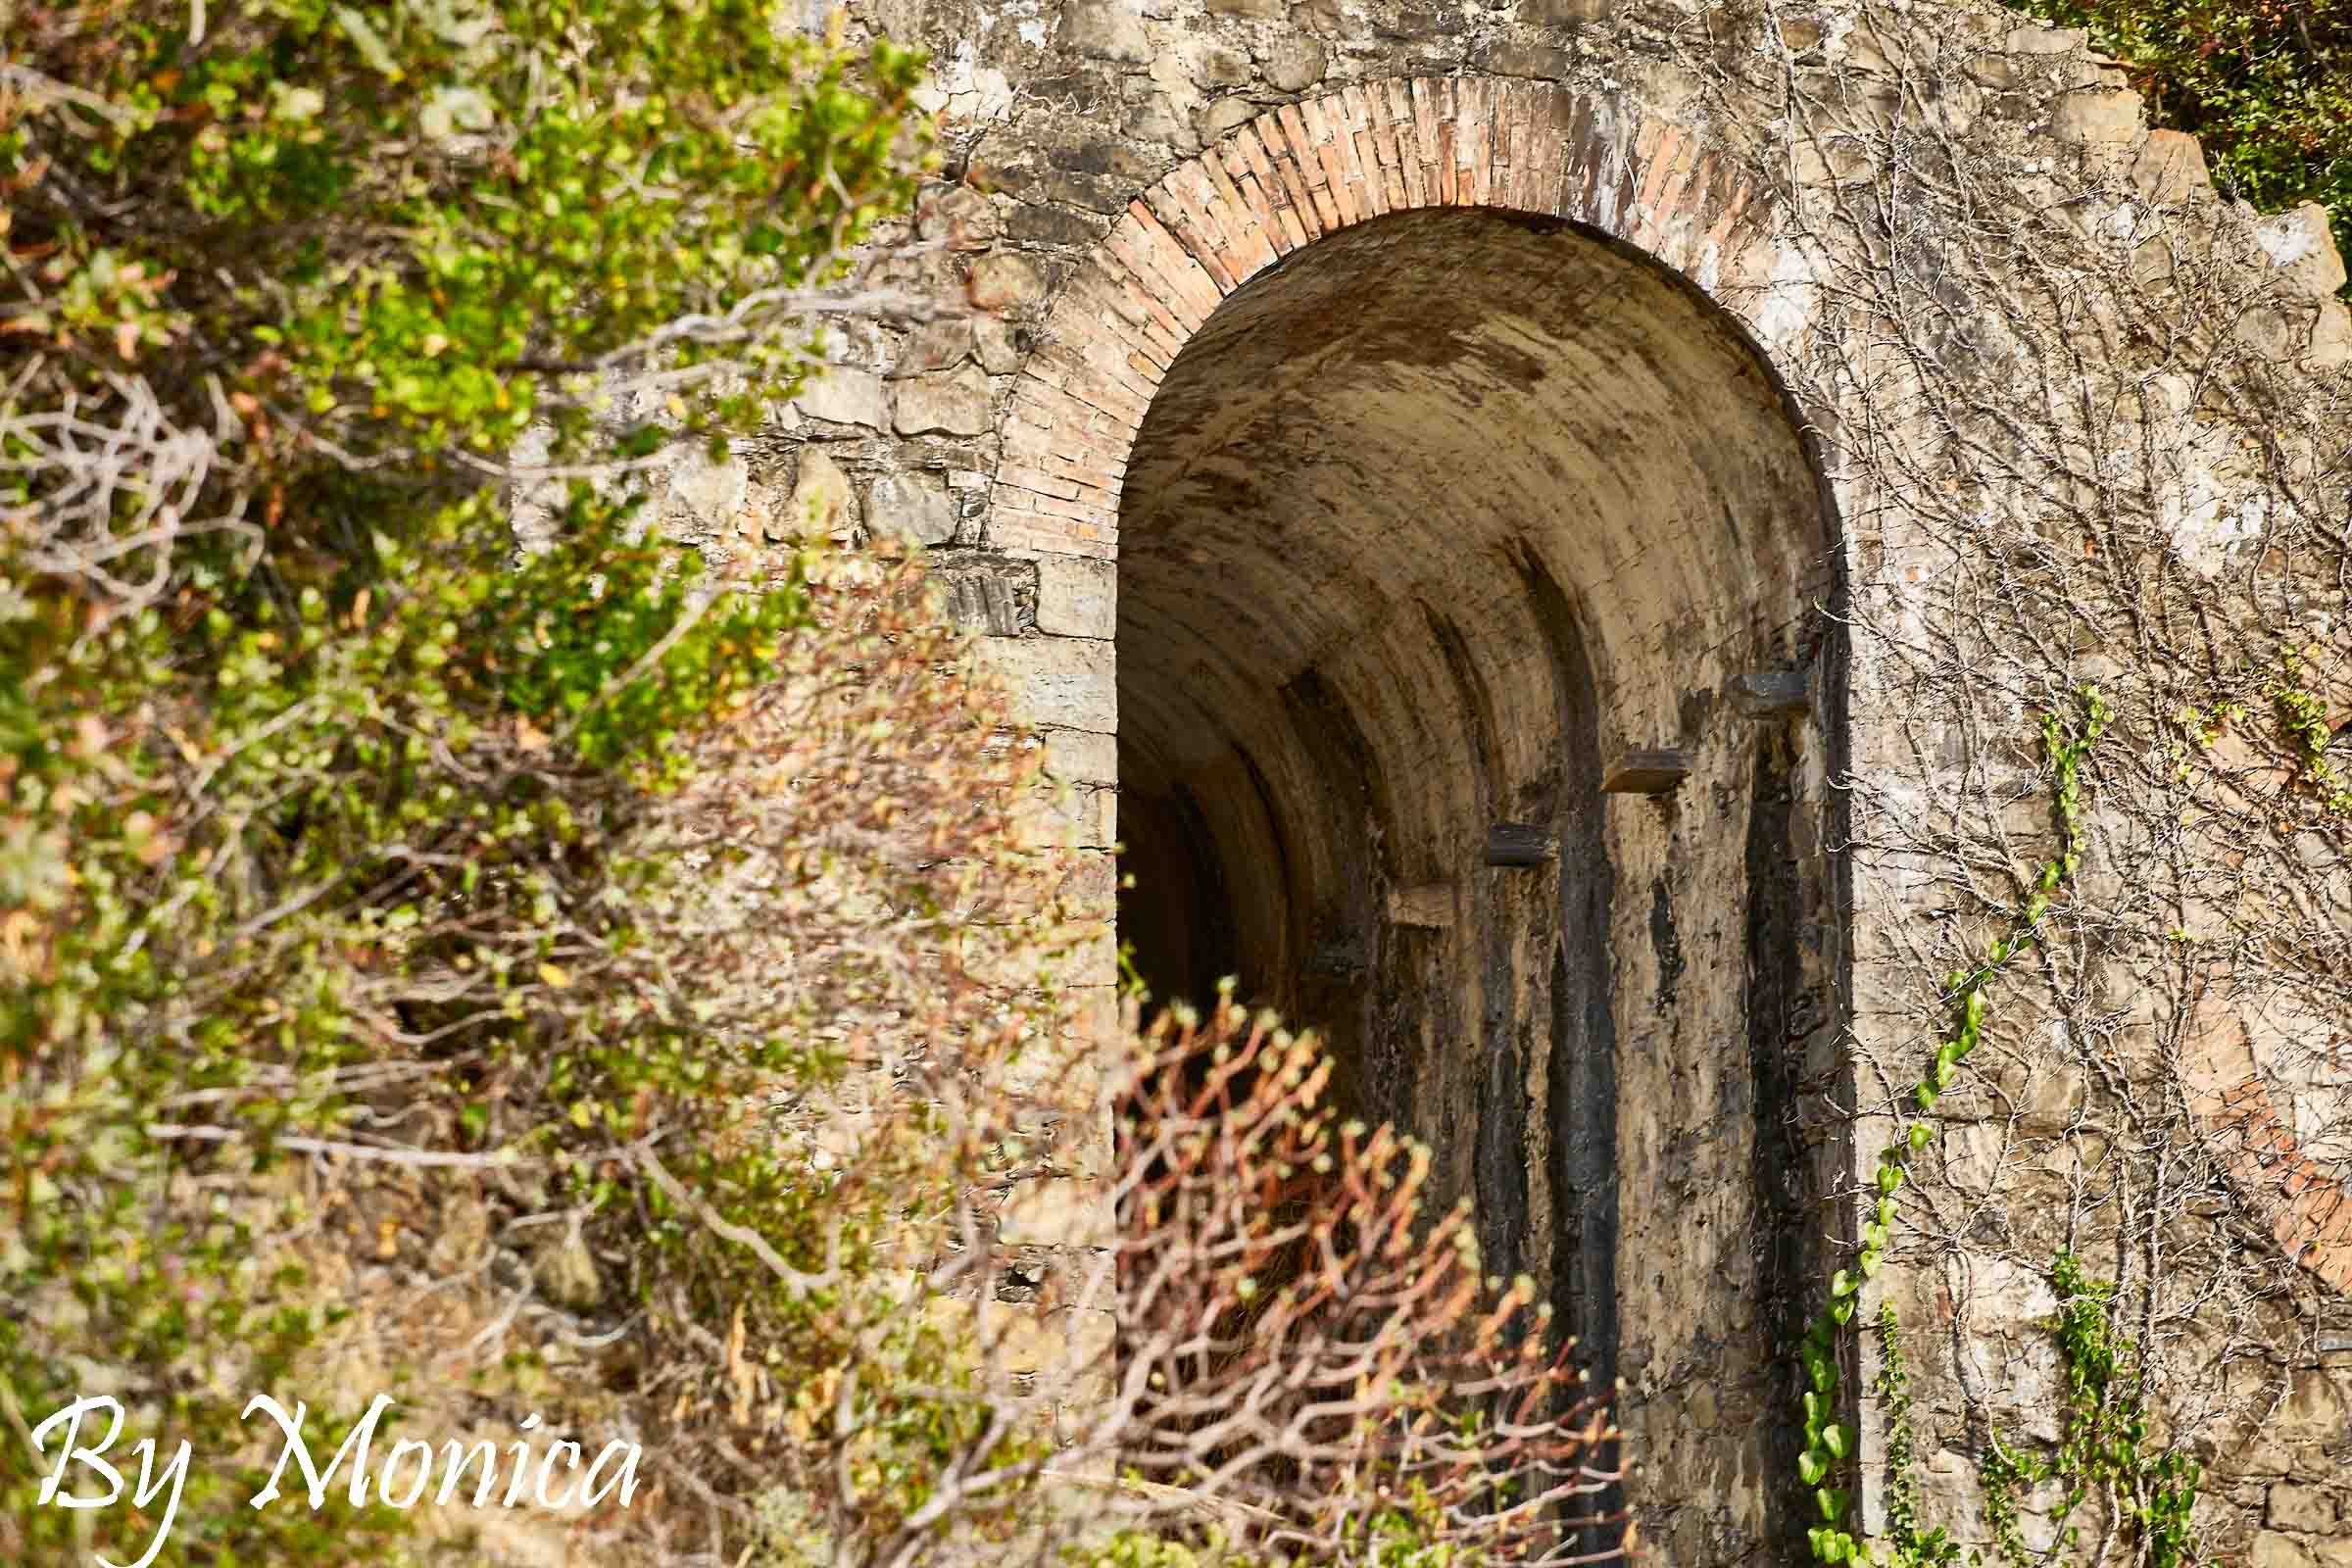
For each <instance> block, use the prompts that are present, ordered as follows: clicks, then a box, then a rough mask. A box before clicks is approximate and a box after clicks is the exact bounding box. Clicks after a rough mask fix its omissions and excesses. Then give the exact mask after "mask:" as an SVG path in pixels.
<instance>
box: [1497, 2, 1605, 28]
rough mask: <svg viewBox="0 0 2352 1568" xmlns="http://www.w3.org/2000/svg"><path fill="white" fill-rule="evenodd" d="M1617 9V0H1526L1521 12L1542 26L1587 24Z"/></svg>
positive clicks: (1520, 9) (1530, 20)
mask: <svg viewBox="0 0 2352 1568" xmlns="http://www.w3.org/2000/svg"><path fill="white" fill-rule="evenodd" d="M1616 9H1617V0H1525V3H1524V4H1523V5H1521V7H1520V8H1519V14H1520V15H1521V16H1522V17H1524V18H1526V19H1527V20H1528V21H1529V22H1533V23H1536V24H1538V25H1542V26H1546V27H1561V26H1577V27H1581V26H1585V25H1590V24H1592V23H1595V22H1598V21H1600V20H1601V19H1602V18H1604V17H1606V16H1608V15H1609V14H1610V13H1611V12H1613V11H1615V10H1616Z"/></svg>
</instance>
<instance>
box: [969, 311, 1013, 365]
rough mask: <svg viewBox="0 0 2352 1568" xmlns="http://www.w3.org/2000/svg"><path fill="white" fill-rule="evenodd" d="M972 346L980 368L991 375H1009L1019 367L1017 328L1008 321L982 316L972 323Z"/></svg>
mask: <svg viewBox="0 0 2352 1568" xmlns="http://www.w3.org/2000/svg"><path fill="white" fill-rule="evenodd" d="M972 347H973V352H975V353H976V354H977V355H978V356H979V358H980V368H982V369H983V370H986V371H987V372H988V373H989V374H991V375H1010V374H1011V373H1012V372H1013V371H1015V370H1017V369H1019V368H1021V344H1020V336H1019V332H1018V329H1017V328H1015V327H1014V326H1013V324H1012V323H1011V322H1010V321H1007V320H1004V319H1001V318H998V317H994V316H984V317H982V318H980V319H979V320H977V321H975V322H973V323H972Z"/></svg>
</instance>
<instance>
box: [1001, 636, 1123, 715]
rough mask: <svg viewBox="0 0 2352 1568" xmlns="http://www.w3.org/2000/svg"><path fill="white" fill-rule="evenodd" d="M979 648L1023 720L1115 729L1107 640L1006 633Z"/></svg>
mask: <svg viewBox="0 0 2352 1568" xmlns="http://www.w3.org/2000/svg"><path fill="white" fill-rule="evenodd" d="M980 646H981V655H982V658H983V660H984V661H985V662H986V663H987V664H988V665H989V666H990V667H992V668H994V669H995V670H996V671H997V672H998V674H999V675H1001V676H1002V677H1003V679H1004V680H1005V684H1006V686H1007V687H1009V688H1010V690H1011V692H1012V697H1013V701H1014V702H1015V703H1016V704H1018V705H1019V707H1020V710H1021V713H1022V716H1024V717H1025V718H1028V719H1030V720H1031V721H1033V722H1036V723H1040V724H1059V725H1062V726H1064V727H1065V728H1069V729H1084V730H1093V731H1095V732H1096V733H1097V734H1102V735H1112V734H1116V733H1117V732H1118V718H1119V693H1118V675H1117V669H1118V666H1117V663H1116V662H1115V661H1116V658H1117V656H1116V655H1115V653H1114V652H1113V651H1112V649H1111V645H1110V644H1109V643H1108V642H1107V641H1099V640H1097V639H1094V638H1081V637H1006V638H991V639H990V640H989V641H987V642H985V643H983V644H981V645H980Z"/></svg>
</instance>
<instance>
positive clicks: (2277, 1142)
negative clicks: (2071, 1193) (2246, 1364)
mask: <svg viewBox="0 0 2352 1568" xmlns="http://www.w3.org/2000/svg"><path fill="white" fill-rule="evenodd" d="M2346 695H2347V694H2346V693H2344V692H2343V691H2341V690H2338V691H2335V692H2332V693H2330V696H2331V697H2332V698H2333V699H2334V700H2333V701H2332V702H2330V704H2329V713H2328V720H2327V721H2328V725H2329V727H2330V728H2334V727H2337V726H2340V725H2343V724H2345V723H2347V722H2352V711H2347V710H2346V707H2345V701H2344V700H2345V697H2346ZM2213 750H2214V755H2215V761H2216V764H2217V765H2216V770H2215V776H2216V777H2217V778H2220V779H2226V780H2229V782H2227V783H2224V784H2223V785H2222V786H2221V794H2222V795H2223V797H2224V798H2225V799H2226V800H2228V801H2229V803H2230V804H2231V805H2233V806H2235V807H2237V808H2239V809H2246V808H2249V807H2254V806H2257V805H2258V804H2259V803H2260V802H2262V801H2264V800H2275V799H2283V798H2285V797H2286V796H2288V795H2289V794H2290V793H2291V792H2292V791H2293V789H2294V787H2295V778H2294V773H2293V771H2292V770H2291V769H2289V768H2287V767H2284V766H2281V765H2278V764H2276V763H2272V762H2268V761H2266V760H2263V759H2262V758H2260V757H2259V756H2258V755H2257V753H2256V751H2255V749H2254V748H2253V747H2252V746H2251V745H2250V744H2249V743H2248V742H2247V740H2246V739H2245V738H2244V737H2243V736H2242V735H2240V734H2237V733H2235V732H2233V731H2225V732H2224V733H2223V734H2222V735H2221V736H2220V737H2219V738H2218V739H2217V740H2216V742H2215V745H2214V748H2213ZM2229 859H2230V861H2231V862H2232V863H2233V864H2234V863H2236V862H2238V861H2242V859H2243V857H2242V856H2231V857H2229ZM2239 986H2240V982H2239V979H2238V976H2237V975H2236V974H2235V972H2234V971H2233V970H2232V968H2231V966H2230V965H2229V963H2228V961H2227V960H2224V961H2222V962H2220V963H2218V964H2216V965H2215V966H2214V967H2213V969H2212V970H2211V971H2210V972H2209V973H2207V974H2205V975H2204V976H2203V977H2201V979H2200V980H2199V981H2198V983H2197V986H2196V990H2195V993H2194V995H2193V996H2192V997H2191V999H2190V1008H2189V1014H2188V1018H2187V1020H2186V1026H2185V1027H2184V1029H2183V1030H2182V1034H2181V1043H2180V1062H2179V1077H2180V1089H2181V1094H2182V1098H2183V1099H2184V1100H2185V1102H2186V1103H2187V1108H2188V1112H2189V1114H2190V1116H2191V1117H2192V1118H2193V1119H2194V1121H2195V1124H2196V1127H2197V1130H2198V1132H2199V1133H2200V1134H2201V1135H2202V1137H2203V1139H2204V1141H2205V1146H2206V1148H2207V1150H2208V1151H2209V1152H2211V1153H2212V1154H2213V1156H2214V1158H2215V1159H2216V1161H2217V1162H2218V1163H2219V1164H2220V1165H2221V1167H2222V1170H2223V1172H2224V1174H2225V1175H2226V1176H2227V1178H2228V1179H2229V1184H2230V1185H2231V1186H2232V1187H2234V1188H2235V1189H2236V1190H2237V1193H2238V1196H2239V1198H2240V1200H2241V1201H2243V1202H2244V1203H2245V1204H2246V1206H2247V1208H2248V1209H2249V1210H2250V1211H2251V1213H2252V1216H2253V1217H2254V1218H2255V1219H2256V1220H2257V1221H2259V1222H2260V1223H2261V1224H2263V1225H2266V1226H2268V1227H2269V1229H2270V1234H2271V1239H2272V1240H2273V1241H2274V1242H2276V1243H2277V1244H2278V1247H2279V1249H2280V1250H2282V1251H2284V1252H2285V1253H2286V1254H2287V1256H2288V1257H2289V1258H2290V1259H2292V1260H2293V1261H2294V1262H2295V1263H2296V1264H2297V1265H2299V1266H2300V1267H2302V1268H2304V1269H2307V1270H2309V1271H2310V1272H2311V1273H2312V1274H2315V1275H2317V1276H2318V1277H2319V1278H2320V1279H2321V1280H2323V1281H2325V1282H2326V1283H2327V1284H2328V1285H2330V1286H2332V1287H2334V1288H2335V1289H2336V1290H2338V1291H2343V1292H2346V1293H2352V1185H2348V1184H2347V1183H2346V1182H2345V1180H2344V1179H2343V1177H2342V1176H2341V1175H2339V1174H2337V1173H2335V1172H2331V1171H2329V1170H2328V1169H2327V1167H2326V1166H2324V1165H2322V1164H2321V1163H2320V1162H2319V1161H2318V1160H2316V1159H2314V1158H2313V1157H2312V1156H2311V1154H2310V1153H2309V1152H2307V1151H2306V1150H2305V1149H2304V1148H2303V1145H2302V1142H2301V1140H2299V1139H2298V1138H2297V1137H2296V1136H2295V1131H2294V1127H2293V1124H2292V1121H2291V1119H2290V1117H2289V1115H2288V1113H2287V1111H2286V1110H2285V1109H2284V1108H2282V1107H2281V1105H2280V1104H2279V1103H2278V1098H2277V1097H2275V1096H2274V1094H2273V1086H2272V1084H2271V1082H2270V1079H2269V1077H2268V1075H2266V1073H2265V1072H2264V1070H2263V1066H2262V1058H2261V1055H2260V1053H2259V1051H2258V1047H2259V1046H2260V1045H2261V1044H2262V1042H2263V1040H2264V1039H2265V1036H2266V1034H2268V1035H2269V1037H2270V1038H2273V1039H2275V1038H2277V1032H2278V1029H2279V1025H2278V1020H2277V1019H2276V1017H2275V1016H2265V1015H2264V1013H2263V1012H2262V1011H2261V1010H2259V1009H2258V1010H2257V1011H2256V1012H2255V1013H2254V1015H2252V1016H2249V1011H2248V1007H2247V1006H2246V999H2244V998H2243V997H2241V996H2240V994H2239Z"/></svg>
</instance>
